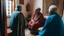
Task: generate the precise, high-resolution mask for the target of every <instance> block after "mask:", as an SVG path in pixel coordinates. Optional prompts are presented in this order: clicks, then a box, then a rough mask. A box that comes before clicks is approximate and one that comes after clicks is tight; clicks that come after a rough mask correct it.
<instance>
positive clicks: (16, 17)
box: [10, 11, 25, 36]
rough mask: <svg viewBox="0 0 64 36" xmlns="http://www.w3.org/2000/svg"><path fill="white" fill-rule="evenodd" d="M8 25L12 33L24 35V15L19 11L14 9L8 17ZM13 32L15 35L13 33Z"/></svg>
mask: <svg viewBox="0 0 64 36" xmlns="http://www.w3.org/2000/svg"><path fill="white" fill-rule="evenodd" d="M10 27H11V29H12V35H13V36H15V35H19V36H24V35H25V34H24V27H25V22H24V16H23V14H22V13H20V12H19V11H14V12H13V13H12V15H11V17H10ZM14 34H15V35H14Z"/></svg>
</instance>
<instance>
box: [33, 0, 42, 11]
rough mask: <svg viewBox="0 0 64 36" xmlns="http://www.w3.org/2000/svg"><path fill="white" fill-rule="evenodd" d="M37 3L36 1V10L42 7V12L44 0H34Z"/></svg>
mask: <svg viewBox="0 0 64 36" xmlns="http://www.w3.org/2000/svg"><path fill="white" fill-rule="evenodd" d="M34 1H35V3H34V11H35V9H36V8H41V12H42V5H43V3H42V2H43V0H34Z"/></svg>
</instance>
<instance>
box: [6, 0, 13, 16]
mask: <svg viewBox="0 0 64 36" xmlns="http://www.w3.org/2000/svg"><path fill="white" fill-rule="evenodd" d="M11 6H12V1H11V0H6V15H7V16H11Z"/></svg>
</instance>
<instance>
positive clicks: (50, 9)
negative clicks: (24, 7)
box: [48, 5, 57, 12]
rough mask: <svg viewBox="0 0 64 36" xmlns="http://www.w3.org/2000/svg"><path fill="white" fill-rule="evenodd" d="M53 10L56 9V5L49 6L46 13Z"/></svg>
mask: <svg viewBox="0 0 64 36" xmlns="http://www.w3.org/2000/svg"><path fill="white" fill-rule="evenodd" d="M54 8H57V6H56V5H51V6H50V7H49V9H48V11H49V12H51V11H52V9H54Z"/></svg>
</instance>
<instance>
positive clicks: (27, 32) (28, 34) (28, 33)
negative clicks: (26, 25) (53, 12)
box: [7, 28, 42, 36]
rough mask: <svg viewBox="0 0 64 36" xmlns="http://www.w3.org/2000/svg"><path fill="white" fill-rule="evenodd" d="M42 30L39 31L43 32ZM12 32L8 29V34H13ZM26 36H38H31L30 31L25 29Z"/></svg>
mask: <svg viewBox="0 0 64 36" xmlns="http://www.w3.org/2000/svg"><path fill="white" fill-rule="evenodd" d="M41 29H42V28H39V30H41ZM11 32H12V30H10V29H7V33H11ZM25 36H36V35H32V34H30V31H29V30H28V29H25Z"/></svg>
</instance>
